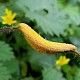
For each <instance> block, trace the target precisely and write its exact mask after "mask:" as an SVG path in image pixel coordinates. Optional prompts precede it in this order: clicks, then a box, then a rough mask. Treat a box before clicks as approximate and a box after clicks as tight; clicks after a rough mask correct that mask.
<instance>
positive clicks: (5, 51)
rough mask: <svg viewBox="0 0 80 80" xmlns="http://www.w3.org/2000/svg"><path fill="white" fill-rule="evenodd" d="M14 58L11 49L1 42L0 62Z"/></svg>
mask: <svg viewBox="0 0 80 80" xmlns="http://www.w3.org/2000/svg"><path fill="white" fill-rule="evenodd" d="M13 58H14V54H13V52H12V48H11V47H10V46H9V45H8V44H6V43H5V42H3V41H0V61H9V60H11V59H13Z"/></svg>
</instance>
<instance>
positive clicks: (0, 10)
mask: <svg viewBox="0 0 80 80" xmlns="http://www.w3.org/2000/svg"><path fill="white" fill-rule="evenodd" d="M5 9H6V7H5V6H0V16H3V15H4V14H5ZM0 22H2V19H1V17H0Z"/></svg>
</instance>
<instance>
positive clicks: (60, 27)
mask: <svg viewBox="0 0 80 80" xmlns="http://www.w3.org/2000/svg"><path fill="white" fill-rule="evenodd" d="M39 4H40V5H39ZM55 4H56V1H55V0H43V1H42V2H41V3H40V0H36V1H35V3H34V2H33V0H29V1H28V2H27V0H24V2H22V1H21V0H18V1H17V6H18V7H19V8H20V9H21V10H22V11H23V12H24V13H25V17H29V18H30V19H31V20H32V21H34V20H36V22H37V25H38V26H40V27H41V28H42V30H43V31H44V32H45V33H46V34H47V33H49V34H50V35H53V33H55V34H56V35H59V34H60V33H63V32H64V29H65V28H67V27H68V21H67V19H66V16H65V12H64V11H60V9H58V7H59V6H56V7H57V8H56V7H53V6H55ZM52 5H53V6H52ZM44 13H45V14H44Z"/></svg>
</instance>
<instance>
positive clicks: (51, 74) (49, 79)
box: [42, 68, 65, 80]
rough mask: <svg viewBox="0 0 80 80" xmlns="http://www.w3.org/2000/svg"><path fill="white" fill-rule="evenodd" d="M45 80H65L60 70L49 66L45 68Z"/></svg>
mask: <svg viewBox="0 0 80 80" xmlns="http://www.w3.org/2000/svg"><path fill="white" fill-rule="evenodd" d="M42 73H43V80H65V78H64V77H63V76H62V73H61V72H60V71H59V70H55V69H53V68H47V69H44V70H43V72H42Z"/></svg>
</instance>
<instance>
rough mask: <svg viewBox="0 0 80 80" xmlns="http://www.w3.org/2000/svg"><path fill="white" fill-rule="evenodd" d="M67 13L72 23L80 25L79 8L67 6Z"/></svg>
mask: <svg viewBox="0 0 80 80" xmlns="http://www.w3.org/2000/svg"><path fill="white" fill-rule="evenodd" d="M65 11H66V13H67V15H68V16H69V18H70V21H71V22H72V23H73V24H76V25H79V24H80V11H79V7H77V6H72V5H68V6H66V8H65Z"/></svg>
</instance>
